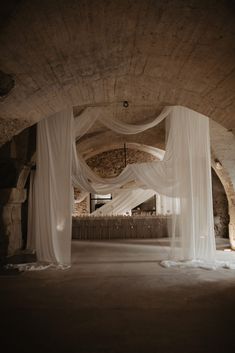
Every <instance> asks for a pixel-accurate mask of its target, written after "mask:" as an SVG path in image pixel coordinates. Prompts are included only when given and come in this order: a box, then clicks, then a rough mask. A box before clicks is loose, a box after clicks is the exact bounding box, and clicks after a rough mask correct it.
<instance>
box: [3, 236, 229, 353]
mask: <svg viewBox="0 0 235 353" xmlns="http://www.w3.org/2000/svg"><path fill="white" fill-rule="evenodd" d="M219 246H220V248H223V244H219ZM166 256H167V244H165V242H164V241H158V240H155V241H153V240H151V241H150V240H149V241H148V240H144V241H141V240H140V241H134V240H132V241H112V242H81V241H74V242H73V244H72V258H73V265H72V268H71V269H69V270H64V271H62V270H53V269H48V270H45V271H40V272H24V273H21V274H17V273H15V272H11V271H9V272H8V273H4V274H3V273H2V275H1V276H0V318H1V328H0V347H1V351H2V352H4V353H8V352H24V353H28V352H30V353H31V352H45V353H49V352H66V353H70V352H71V353H73V352H76V353H129V352H130V353H132V352H133V353H153V352H154V353H166V352H167V353H175V352H177V353H178V352H179V353H183V352H185V353H201V352H205V353H210V352H211V353H212V352H213V353H224V352H233V351H234V350H235V334H234V332H235V331H234V330H235V270H226V269H220V270H216V271H211V270H202V269H179V268H163V267H162V266H160V260H161V259H163V258H165V257H166ZM3 347H4V349H3Z"/></svg>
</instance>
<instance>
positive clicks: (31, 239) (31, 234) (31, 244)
mask: <svg viewBox="0 0 235 353" xmlns="http://www.w3.org/2000/svg"><path fill="white" fill-rule="evenodd" d="M34 180H35V170H31V172H30V184H29V196H28V224H27V246H26V247H27V249H29V250H35V247H36V244H35V228H34V227H35V219H34V217H35V216H36V214H35V212H34V209H35V194H34V190H35V187H34Z"/></svg>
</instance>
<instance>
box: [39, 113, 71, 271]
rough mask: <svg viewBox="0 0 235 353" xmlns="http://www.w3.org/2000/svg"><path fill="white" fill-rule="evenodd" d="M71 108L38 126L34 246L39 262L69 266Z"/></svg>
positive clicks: (41, 122)
mask: <svg viewBox="0 0 235 353" xmlns="http://www.w3.org/2000/svg"><path fill="white" fill-rule="evenodd" d="M72 129H73V115H72V110H71V109H67V110H65V111H62V112H60V113H56V114H54V115H53V116H50V117H49V118H47V119H44V120H42V121H40V122H39V123H38V126H37V170H36V174H35V182H34V195H35V210H34V213H35V216H34V220H35V227H34V230H35V237H36V242H35V248H36V253H37V258H38V260H39V261H40V262H45V263H54V264H60V265H65V266H67V265H70V259H71V224H72V219H71V214H72V202H71V200H72V194H71V167H72V139H71V137H72V133H73V130H72Z"/></svg>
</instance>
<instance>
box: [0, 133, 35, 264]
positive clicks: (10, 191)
mask: <svg viewBox="0 0 235 353" xmlns="http://www.w3.org/2000/svg"><path fill="white" fill-rule="evenodd" d="M35 149H36V127H35V126H33V127H31V128H28V129H26V130H24V131H22V132H21V133H20V134H19V135H16V136H15V137H14V138H13V139H12V140H11V141H9V142H7V143H6V144H5V145H3V146H2V147H1V148H0V262H1V261H3V259H4V257H5V256H6V254H8V255H11V254H14V252H15V251H17V250H19V249H20V248H22V246H24V245H25V241H26V238H27V209H28V206H27V186H26V182H27V179H28V176H29V173H30V170H31V167H32V162H31V159H32V156H33V154H34V152H35Z"/></svg>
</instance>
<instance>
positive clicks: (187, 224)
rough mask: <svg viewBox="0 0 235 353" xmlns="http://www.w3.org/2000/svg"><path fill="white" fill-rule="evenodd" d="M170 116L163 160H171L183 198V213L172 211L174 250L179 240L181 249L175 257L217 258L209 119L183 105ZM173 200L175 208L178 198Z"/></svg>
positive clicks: (177, 189)
mask: <svg viewBox="0 0 235 353" xmlns="http://www.w3.org/2000/svg"><path fill="white" fill-rule="evenodd" d="M168 119H169V123H170V129H169V133H168V142H167V149H166V153H165V157H164V160H165V158H166V159H168V161H170V168H169V171H170V174H171V177H172V178H173V183H172V185H173V186H174V187H173V191H172V194H173V195H176V196H177V197H179V199H180V215H179V216H177V212H173V213H174V214H175V215H176V216H175V217H173V220H172V239H173V243H172V249H173V250H174V248H175V245H176V244H175V240H176V239H177V240H179V242H180V249H181V251H180V253H179V252H178V251H177V256H175V257H177V258H179V259H184V260H203V261H214V260H215V236H214V223H213V205H212V186H211V160H210V139H209V119H208V118H207V117H205V116H203V115H201V114H199V113H197V112H194V111H192V110H190V109H187V108H184V107H175V109H174V113H171V114H170V116H169V118H168ZM172 200H173V204H172V207H173V209H174V207H176V199H174V198H173V199H172ZM177 233H178V234H177ZM174 253H175V254H174V255H176V252H174Z"/></svg>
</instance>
